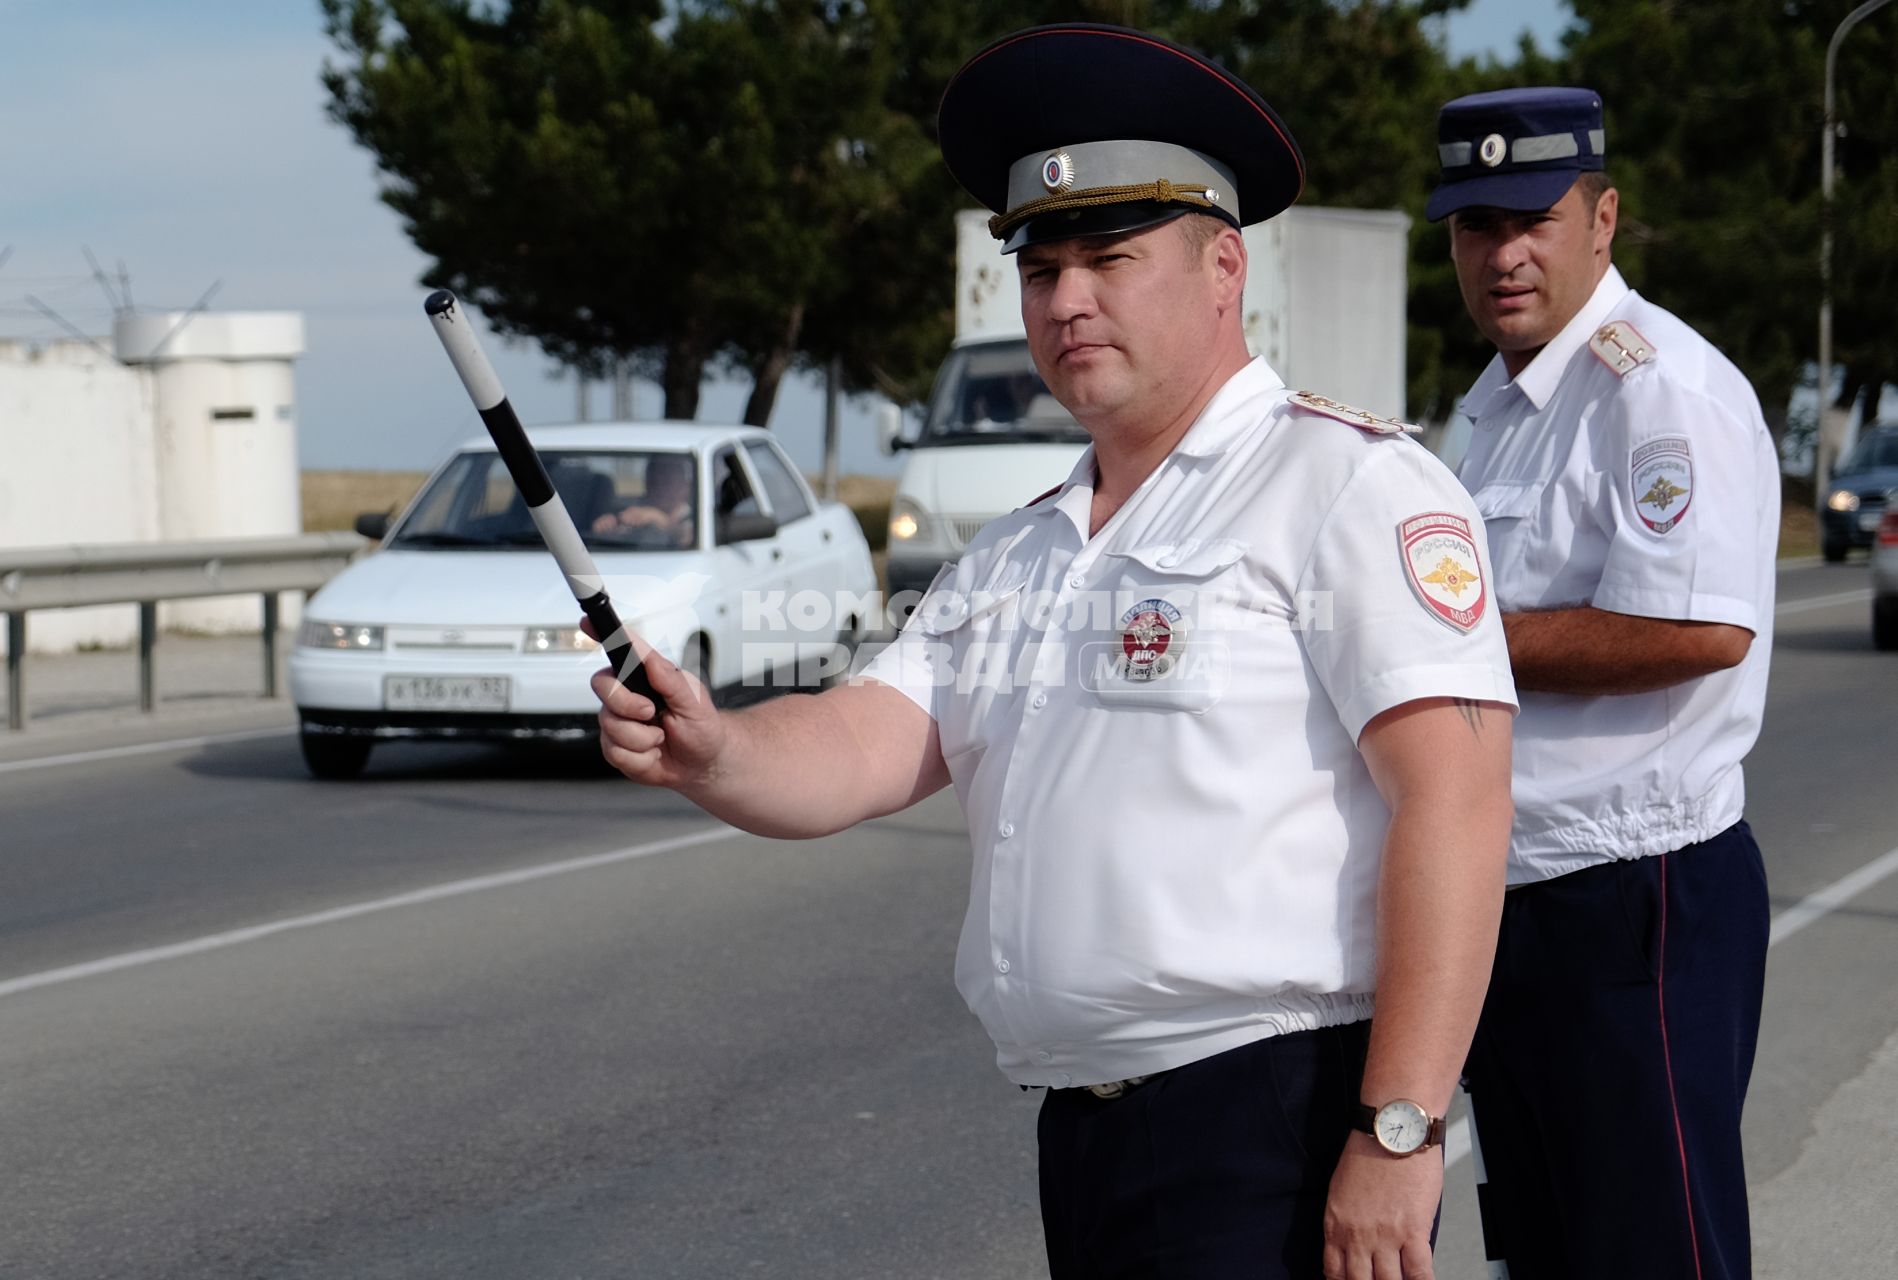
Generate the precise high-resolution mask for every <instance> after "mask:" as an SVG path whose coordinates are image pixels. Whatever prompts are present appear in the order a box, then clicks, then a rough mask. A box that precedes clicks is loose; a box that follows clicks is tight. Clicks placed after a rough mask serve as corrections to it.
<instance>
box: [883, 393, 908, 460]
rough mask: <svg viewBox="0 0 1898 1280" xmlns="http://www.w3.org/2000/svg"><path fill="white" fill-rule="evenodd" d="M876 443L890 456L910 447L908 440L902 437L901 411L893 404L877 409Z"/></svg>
mask: <svg viewBox="0 0 1898 1280" xmlns="http://www.w3.org/2000/svg"><path fill="white" fill-rule="evenodd" d="M877 443H878V444H879V445H881V446H882V448H883V452H885V453H887V454H890V455H892V456H894V455H895V454H896V453H897V452H898V451H899V450H903V449H907V448H909V447H910V442H909V441H907V440H905V439H904V438H903V411H902V410H901V409H899V408H897V407H896V406H895V405H893V404H885V405H882V406H880V407H879V408H878V409H877Z"/></svg>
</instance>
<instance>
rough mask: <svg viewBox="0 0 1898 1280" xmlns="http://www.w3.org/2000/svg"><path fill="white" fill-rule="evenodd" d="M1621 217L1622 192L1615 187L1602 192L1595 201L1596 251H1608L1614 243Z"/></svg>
mask: <svg viewBox="0 0 1898 1280" xmlns="http://www.w3.org/2000/svg"><path fill="white" fill-rule="evenodd" d="M1620 217H1621V193H1620V192H1619V191H1617V190H1615V189H1614V188H1613V187H1609V188H1607V189H1606V190H1605V191H1603V192H1602V193H1601V197H1600V198H1599V199H1597V200H1596V201H1595V229H1594V236H1595V252H1596V253H1598V254H1600V253H1607V252H1608V249H1609V246H1610V245H1612V244H1613V243H1614V239H1615V227H1616V225H1617V224H1618V222H1619V220H1620Z"/></svg>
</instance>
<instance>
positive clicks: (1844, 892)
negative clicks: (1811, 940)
mask: <svg viewBox="0 0 1898 1280" xmlns="http://www.w3.org/2000/svg"><path fill="white" fill-rule="evenodd" d="M1895 871H1898V849H1892V850H1890V851H1888V852H1886V853H1883V854H1880V855H1879V856H1878V857H1876V858H1873V859H1872V860H1871V861H1870V862H1868V863H1866V864H1865V865H1864V866H1862V867H1860V868H1859V869H1858V870H1857V871H1854V872H1853V873H1852V874H1851V875H1849V876H1846V877H1844V878H1843V879H1840V880H1835V881H1833V882H1832V883H1831V884H1829V885H1827V886H1826V887H1825V888H1823V889H1821V890H1819V891H1818V892H1817V893H1815V894H1812V895H1811V896H1809V897H1807V898H1805V899H1803V900H1802V901H1801V902H1799V904H1798V905H1796V906H1792V907H1788V908H1787V909H1786V910H1784V911H1782V912H1780V913H1779V914H1778V915H1776V916H1774V917H1773V927H1772V931H1771V932H1770V933H1768V934H1767V935H1766V945H1767V946H1769V947H1772V946H1778V945H1779V944H1780V943H1782V942H1784V941H1786V939H1788V938H1790V937H1792V936H1793V935H1794V934H1795V933H1798V932H1799V931H1800V930H1801V929H1803V928H1805V927H1806V926H1807V925H1809V924H1811V923H1812V922H1813V921H1815V920H1818V919H1820V918H1821V917H1822V916H1825V915H1828V914H1830V913H1831V912H1834V911H1837V910H1838V909H1839V908H1840V907H1842V906H1844V905H1845V904H1846V903H1848V902H1850V901H1851V900H1852V899H1853V898H1856V897H1858V895H1859V894H1861V893H1864V892H1865V891H1866V890H1867V889H1869V888H1871V887H1872V886H1873V885H1875V884H1877V883H1878V882H1879V881H1880V880H1883V879H1884V878H1885V877H1887V876H1889V875H1891V874H1892V873H1893V872H1895Z"/></svg>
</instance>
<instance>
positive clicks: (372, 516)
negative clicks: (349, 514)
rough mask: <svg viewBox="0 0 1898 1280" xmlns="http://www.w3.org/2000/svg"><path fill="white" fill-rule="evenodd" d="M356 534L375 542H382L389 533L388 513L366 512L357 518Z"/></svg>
mask: <svg viewBox="0 0 1898 1280" xmlns="http://www.w3.org/2000/svg"><path fill="white" fill-rule="evenodd" d="M356 532H357V533H360V534H361V535H362V536H363V537H365V538H368V539H370V540H371V541H373V542H381V541H382V540H383V539H384V538H385V537H387V536H388V533H389V513H388V512H387V511H365V512H363V513H362V514H361V515H359V516H357V517H356Z"/></svg>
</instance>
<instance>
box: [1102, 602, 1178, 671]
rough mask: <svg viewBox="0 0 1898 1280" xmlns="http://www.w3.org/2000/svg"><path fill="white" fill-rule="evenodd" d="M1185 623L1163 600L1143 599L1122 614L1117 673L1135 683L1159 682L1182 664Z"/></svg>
mask: <svg viewBox="0 0 1898 1280" xmlns="http://www.w3.org/2000/svg"><path fill="white" fill-rule="evenodd" d="M1185 650H1186V624H1185V623H1184V621H1183V620H1182V619H1181V617H1180V611H1179V610H1178V609H1176V608H1174V607H1173V606H1172V605H1170V604H1168V603H1167V602H1166V601H1164V600H1158V599H1154V600H1142V601H1141V602H1140V603H1139V604H1136V605H1134V606H1133V608H1131V609H1129V610H1127V612H1125V613H1123V614H1121V615H1120V652H1119V654H1117V655H1116V656H1115V658H1114V674H1115V675H1117V676H1119V677H1121V678H1122V679H1124V680H1131V681H1133V682H1135V683H1136V684H1144V683H1146V682H1147V681H1149V680H1159V679H1161V678H1162V677H1164V676H1165V675H1167V673H1168V672H1170V671H1172V670H1173V669H1174V668H1175V667H1177V666H1178V665H1179V663H1180V655H1181V654H1182V653H1183V652H1185Z"/></svg>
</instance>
